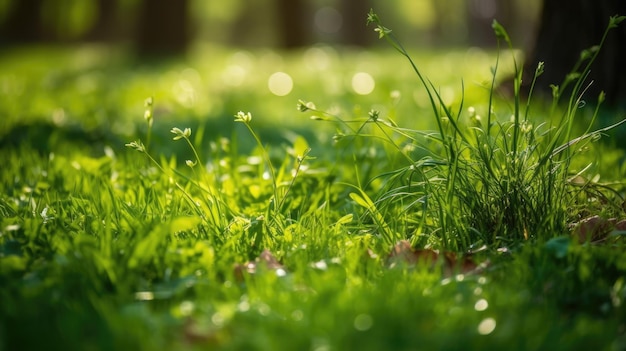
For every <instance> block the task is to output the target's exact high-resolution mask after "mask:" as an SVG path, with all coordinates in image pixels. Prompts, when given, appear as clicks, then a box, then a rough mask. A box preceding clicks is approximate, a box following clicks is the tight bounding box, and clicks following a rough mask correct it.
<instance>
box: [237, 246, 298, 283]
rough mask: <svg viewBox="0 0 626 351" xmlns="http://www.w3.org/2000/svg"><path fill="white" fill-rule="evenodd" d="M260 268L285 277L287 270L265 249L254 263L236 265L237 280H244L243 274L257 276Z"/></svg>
mask: <svg viewBox="0 0 626 351" xmlns="http://www.w3.org/2000/svg"><path fill="white" fill-rule="evenodd" d="M259 267H261V268H263V269H266V270H272V271H276V272H277V274H278V273H279V272H280V274H279V275H284V274H285V272H286V270H285V267H284V266H283V265H282V264H280V262H278V260H277V259H276V257H274V255H273V254H272V252H271V251H269V250H267V249H265V250H263V252H261V254H260V255H259V257H257V258H255V259H254V261H248V262H246V263H245V264H236V265H235V277H236V278H237V280H243V274H244V273H248V274H255V273H256V272H257V270H258V269H259Z"/></svg>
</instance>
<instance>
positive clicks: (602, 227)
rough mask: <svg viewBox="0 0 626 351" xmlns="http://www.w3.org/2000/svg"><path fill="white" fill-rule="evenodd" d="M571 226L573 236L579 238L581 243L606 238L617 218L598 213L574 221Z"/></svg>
mask: <svg viewBox="0 0 626 351" xmlns="http://www.w3.org/2000/svg"><path fill="white" fill-rule="evenodd" d="M569 227H570V229H571V231H572V236H573V237H574V238H575V239H576V240H578V242H579V243H584V242H587V241H598V240H602V239H605V238H606V236H607V235H608V234H609V233H610V232H611V230H613V228H614V227H615V220H610V219H606V218H602V217H600V216H597V215H596V216H591V217H587V218H585V219H582V220H580V221H579V222H576V223H572V224H570V226H569Z"/></svg>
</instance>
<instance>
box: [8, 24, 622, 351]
mask: <svg viewBox="0 0 626 351" xmlns="http://www.w3.org/2000/svg"><path fill="white" fill-rule="evenodd" d="M372 16H373V15H372ZM371 19H372V20H373V21H374V22H375V24H377V25H379V26H381V27H378V28H380V30H381V32H379V33H382V34H384V37H387V38H389V39H391V40H392V44H393V45H394V46H395V47H396V48H398V49H400V51H401V53H402V54H403V55H405V54H407V52H406V51H404V49H403V48H402V47H401V46H400V45H399V42H398V41H396V39H395V38H393V37H392V36H391V34H392V32H388V31H386V29H385V28H384V27H382V24H381V23H380V22H377V21H378V19H377V18H375V17H372V18H371ZM498 34H499V37H500V39H501V40H502V41H503V43H504V44H507V38H506V35H505V32H503V30H502V29H501V28H498ZM216 50H218V49H216V48H213V51H209V52H212V53H213V56H212V58H214V59H215V62H214V63H212V64H211V65H209V64H206V63H204V64H201V61H202V60H200V59H198V58H197V57H199V56H192V57H191V58H190V59H189V62H169V63H161V64H159V65H156V66H150V67H149V66H143V65H140V64H137V63H131V62H129V61H126V59H125V58H124V57H123V56H119V57H118V56H115V54H113V56H112V58H113V59H112V61H111V60H110V61H100V59H99V56H98V55H96V54H94V53H95V52H97V51H98V49H97V48H88V49H83V50H82V51H79V52H77V53H72V54H69V53H67V52H60V53H50V54H49V56H48V57H50V60H48V62H41V61H39V60H32V61H29V60H31V59H26V58H28V57H31V56H30V55H28V54H25V53H21V54H20V55H16V56H15V57H13V58H11V57H8V58H5V60H6V62H5V64H4V65H2V66H3V67H10V69H7V70H4V71H2V72H1V74H0V76H1V79H2V82H3V83H2V86H3V89H4V90H3V93H2V94H0V99H2V104H0V106H2V107H0V108H1V109H2V113H3V114H4V115H5V116H8V117H7V118H4V119H3V122H2V123H3V124H2V125H1V126H2V128H1V129H0V135H2V140H1V143H2V148H0V155H1V157H2V158H1V159H2V160H3V163H4V165H5V166H4V167H3V170H2V172H0V177H1V183H0V184H2V191H1V192H0V194H1V195H0V287H1V288H0V350H13V349H41V348H43V347H45V348H47V349H51V348H52V349H139V350H142V349H143V350H172V349H180V350H187V349H191V350H193V349H206V348H213V349H221V350H268V349H283V350H291V349H311V350H343V349H357V348H358V349H366V350H379V349H398V350H402V349H409V350H410V349H503V348H507V349H520V350H526V349H589V348H591V347H594V348H598V349H603V350H604V349H606V350H619V349H623V348H624V347H626V324H624V319H623V316H624V315H626V313H625V312H626V310H625V305H624V299H625V298H626V281H625V280H624V276H625V274H624V273H625V272H626V255H625V254H624V243H623V234H624V232H623V231H621V230H620V229H619V228H616V227H615V225H614V224H615V222H616V221H618V220H622V219H624V217H625V214H624V211H625V210H624V207H623V206H624V202H623V196H624V187H623V184H622V183H621V180H622V179H623V176H624V174H626V169H625V168H624V162H623V160H624V151H623V149H622V148H619V147H616V146H615V145H612V144H611V143H610V141H608V142H605V141H604V140H605V139H602V140H597V139H598V136H600V135H604V134H610V133H614V131H615V130H618V129H619V127H618V128H616V129H615V130H613V129H611V128H605V126H610V125H612V124H614V123H617V122H619V120H614V119H611V118H610V117H606V116H605V115H604V112H603V111H602V110H600V109H598V110H596V109H594V107H593V106H592V104H591V103H589V104H586V105H585V106H582V104H581V103H580V102H579V101H578V100H577V99H578V96H580V95H577V96H576V97H575V98H574V99H573V100H571V101H570V103H569V104H566V105H565V107H563V105H554V106H550V105H549V104H548V105H542V104H541V103H540V102H537V104H536V105H535V104H532V105H528V106H526V105H525V102H524V101H523V100H522V99H521V96H520V95H519V94H516V96H515V98H514V99H513V101H511V100H510V99H503V98H500V97H499V96H497V94H496V92H497V90H496V89H495V87H494V86H493V85H490V83H489V82H490V77H491V74H490V73H489V70H488V66H489V65H490V64H493V62H496V63H497V65H498V66H500V68H502V67H501V65H503V64H504V62H505V61H507V62H510V61H513V60H512V58H513V57H515V55H505V54H506V53H507V52H509V51H503V54H502V55H503V56H502V57H498V56H494V55H487V54H484V55H483V54H481V55H478V56H476V55H475V54H471V55H470V54H467V53H464V52H463V53H457V54H455V53H453V54H449V53H446V54H439V55H434V56H429V55H426V54H424V57H422V56H419V57H418V58H416V59H415V60H414V61H413V59H412V58H411V57H410V56H408V55H407V56H406V57H403V56H402V55H400V58H401V59H404V58H409V59H410V60H411V62H409V63H408V64H406V67H407V70H403V68H399V67H404V66H401V64H400V62H401V61H398V58H397V56H396V55H391V54H389V53H383V54H380V53H379V54H376V56H375V57H374V58H371V57H369V58H364V57H363V56H361V54H359V53H350V52H338V51H335V50H333V49H330V48H323V47H322V48H315V50H319V51H315V50H314V51H305V52H304V53H300V54H302V55H301V56H299V55H298V54H292V55H293V56H291V57H289V56H286V57H285V58H283V59H279V58H278V57H277V56H276V55H275V54H272V53H267V52H264V53H241V52H239V53H232V52H225V53H219V54H215V52H219V51H216ZM307 55H318V56H316V57H317V59H318V60H319V59H320V57H322V56H323V57H326V59H328V65H329V66H328V67H325V68H319V69H320V70H322V71H317V72H316V73H315V74H310V73H307V71H309V70H310V69H311V67H308V68H303V67H305V66H303V65H302V64H303V61H301V60H302V57H307ZM319 55H321V56H319ZM324 55H326V56H324ZM194 57H196V59H194ZM110 58H111V57H110ZM469 58H474V59H477V58H478V59H477V61H476V62H474V61H472V68H473V69H475V67H486V68H485V70H484V71H485V72H486V74H485V75H480V77H478V78H471V79H473V80H478V81H480V82H481V84H479V85H478V86H476V85H475V84H473V82H472V84H467V86H466V87H465V89H461V84H459V83H458V77H459V76H464V75H462V73H463V72H454V73H452V74H451V75H447V73H445V71H444V70H440V69H438V67H440V65H446V64H447V63H446V62H448V60H450V62H452V63H451V64H449V65H450V67H463V65H462V64H460V62H462V61H463V60H464V59H465V60H467V59H469ZM27 61H29V62H27ZM422 61H423V62H424V64H423V65H422V63H421V62H422ZM77 62H80V63H82V64H81V65H77V64H76V63H77ZM105 62H108V63H106V64H105ZM304 62H305V63H306V60H305V61H304ZM315 62H319V61H315ZM478 62H480V64H479V65H478ZM418 63H419V64H418ZM431 63H432V64H431ZM233 65H234V66H233ZM412 65H414V66H413V67H414V68H415V70H416V72H415V73H417V74H418V76H419V77H417V79H413V78H412V77H413V75H411V73H410V70H411V68H412ZM235 66H237V67H239V68H241V69H243V70H247V71H249V72H264V73H268V72H270V73H271V71H272V70H275V69H277V68H276V67H277V66H280V67H281V68H280V69H284V70H285V71H288V72H290V74H291V75H292V76H293V77H294V80H295V82H296V84H295V88H294V91H293V92H292V93H291V94H290V95H289V96H287V97H276V96H272V95H271V94H270V93H269V92H267V90H266V88H265V84H266V81H265V80H264V79H260V78H259V76H262V75H254V74H251V75H248V76H247V77H248V78H246V79H243V80H242V82H241V83H240V84H239V85H232V86H229V85H228V84H225V81H224V80H220V79H221V78H220V77H221V76H220V75H221V74H222V73H221V72H222V71H223V70H226V71H227V70H228V67H231V69H235V68H233V67H235ZM51 67H57V68H56V69H52V68H51ZM58 67H61V68H58ZM354 67H357V68H356V69H354ZM515 67H516V66H515V65H512V66H509V67H507V68H505V69H504V74H508V73H513V74H514V75H515V76H516V77H520V76H521V74H520V72H516V68H515ZM500 68H498V70H500ZM368 70H371V72H376V73H373V75H374V76H375V77H376V82H377V88H376V89H375V91H374V92H373V93H372V94H370V95H368V96H360V95H357V94H354V93H352V92H351V91H350V88H349V83H347V82H349V81H350V78H351V76H352V74H353V73H356V72H357V71H368ZM194 72H195V73H194ZM233 72H235V71H233ZM237 72H240V71H237ZM320 72H324V74H320ZM345 72H348V73H347V74H346V73H345ZM426 72H428V74H426ZM431 72H432V74H431ZM500 72H501V71H500ZM496 73H497V72H496ZM237 74H239V73H237ZM422 74H423V75H422ZM471 74H476V75H479V74H478V73H477V72H475V71H472V72H471ZM499 74H503V73H502V72H501V73H499ZM267 75H269V73H268V74H267ZM427 75H428V76H429V77H431V79H433V80H432V82H433V83H431V81H430V80H428V79H427V78H426V76H427ZM583 76H584V75H583ZM203 77H212V78H211V79H206V78H203ZM235 77H236V76H232V77H230V80H231V83H233V82H232V80H234V78H235ZM435 78H437V79H436V80H434V79H435ZM420 79H421V80H422V83H423V84H422V85H421V86H417V85H416V82H418V83H419V81H420ZM184 82H187V83H184ZM337 82H341V83H340V84H338V85H339V87H338V88H337V87H336V86H337V84H336V83H337ZM188 84H190V85H191V87H192V89H183V88H185V87H187V88H189V85H188ZM516 84H519V81H517V82H516ZM333 86H334V87H335V88H336V90H332V89H330V88H327V90H326V91H323V90H322V88H320V87H333ZM454 87H458V88H457V89H459V90H456V92H455V93H450V91H455V90H454V89H455V88H454ZM181 89H182V90H181ZM320 90H322V91H320ZM463 90H466V91H463ZM574 90H575V91H578V92H580V93H582V90H584V89H583V88H582V86H580V87H579V88H578V89H574ZM296 94H297V96H301V97H302V98H303V99H306V100H309V99H311V100H315V103H312V102H307V101H301V102H300V103H299V104H298V109H299V110H300V111H303V112H304V114H302V113H300V112H298V111H297V110H296V108H295V107H296V101H294V100H292V99H295V100H297V98H293V96H296ZM412 95H414V96H415V97H416V98H415V99H413V98H412ZM147 96H154V99H148V100H146V99H145V98H146V97H147ZM407 96H408V97H407ZM144 101H145V104H144V105H143V106H142V102H144ZM429 101H431V102H432V103H431V102H429ZM316 106H325V108H319V109H318V108H317V107H316ZM240 110H243V111H244V112H240V113H238V112H237V111H240ZM248 110H250V111H251V113H248V112H247V111H248ZM492 111H493V112H492ZM233 115H234V117H233ZM510 115H513V118H512V119H510V118H509V117H508V116H510ZM207 116H209V118H207ZM505 116H506V117H505ZM308 117H313V118H312V119H310V118H308ZM479 117H480V118H479ZM579 120H585V121H587V123H585V124H584V125H580V124H579V122H578V121H579ZM598 121H600V122H601V123H598ZM276 125H280V128H277V127H276ZM621 128H623V127H621ZM594 130H596V132H594ZM172 139H174V140H172ZM609 140H610V139H609ZM125 145H127V147H126V146H125ZM133 149H134V150H133ZM135 150H136V151H139V152H136V151H135ZM594 215H597V216H598V217H599V218H602V219H604V220H605V221H604V222H602V223H603V224H612V226H611V227H610V228H609V227H607V228H599V227H593V228H592V229H593V230H595V231H583V230H582V229H578V232H576V230H577V229H571V228H572V227H573V228H582V224H580V223H582V222H583V221H584V220H585V219H589V218H591V217H592V216H594ZM612 218H613V219H615V221H614V222H610V221H609V219H612ZM577 223H578V224H577ZM576 233H578V234H581V233H582V234H583V235H582V236H583V237H582V240H580V238H579V237H580V236H581V235H575V234H576ZM591 234H594V235H595V236H592V235H591ZM585 235H587V236H589V237H585ZM403 240H408V241H409V242H410V243H411V245H412V248H409V247H407V246H404V244H403V243H406V242H405V241H403Z"/></svg>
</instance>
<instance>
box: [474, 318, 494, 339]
mask: <svg viewBox="0 0 626 351" xmlns="http://www.w3.org/2000/svg"><path fill="white" fill-rule="evenodd" d="M495 329H496V320H495V319H493V318H485V319H483V320H482V321H481V322H480V324H478V333H479V334H480V335H487V334H491V333H492V332H493V331H494V330H495Z"/></svg>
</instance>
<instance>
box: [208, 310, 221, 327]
mask: <svg viewBox="0 0 626 351" xmlns="http://www.w3.org/2000/svg"><path fill="white" fill-rule="evenodd" d="M211 322H213V324H214V325H215V326H216V327H218V328H219V327H222V326H224V316H222V314H221V313H219V312H215V313H214V314H213V315H212V316H211Z"/></svg>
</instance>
